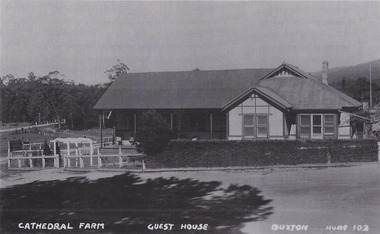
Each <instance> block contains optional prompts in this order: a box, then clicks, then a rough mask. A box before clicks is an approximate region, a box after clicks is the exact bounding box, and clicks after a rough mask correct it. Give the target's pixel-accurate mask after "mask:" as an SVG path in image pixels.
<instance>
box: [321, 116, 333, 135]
mask: <svg viewBox="0 0 380 234" xmlns="http://www.w3.org/2000/svg"><path fill="white" fill-rule="evenodd" d="M323 124H324V138H334V135H335V115H324V123H323Z"/></svg>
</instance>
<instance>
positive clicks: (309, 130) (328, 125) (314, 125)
mask: <svg viewBox="0 0 380 234" xmlns="http://www.w3.org/2000/svg"><path fill="white" fill-rule="evenodd" d="M335 120H336V117H335V115H334V114H300V115H299V116H298V126H299V127H298V136H299V138H300V139H333V138H335V129H336V121H335Z"/></svg>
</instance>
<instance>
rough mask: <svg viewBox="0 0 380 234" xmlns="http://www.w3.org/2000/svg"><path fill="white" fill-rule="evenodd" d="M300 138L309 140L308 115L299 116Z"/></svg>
mask: <svg viewBox="0 0 380 234" xmlns="http://www.w3.org/2000/svg"><path fill="white" fill-rule="evenodd" d="M299 135H300V138H310V115H300V133H299Z"/></svg>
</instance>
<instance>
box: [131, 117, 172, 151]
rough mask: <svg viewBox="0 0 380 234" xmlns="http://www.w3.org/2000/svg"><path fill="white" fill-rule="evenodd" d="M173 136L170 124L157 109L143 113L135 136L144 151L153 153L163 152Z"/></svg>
mask: <svg viewBox="0 0 380 234" xmlns="http://www.w3.org/2000/svg"><path fill="white" fill-rule="evenodd" d="M171 137H172V131H171V130H170V127H169V124H168V123H167V122H166V120H165V119H164V117H162V116H161V115H160V114H159V113H158V112H157V111H156V110H148V111H145V112H143V113H142V115H141V117H140V118H139V125H138V128H137V132H136V137H135V138H136V141H137V142H138V143H139V145H138V147H139V148H141V149H142V150H143V151H144V153H146V154H148V155H151V154H157V153H160V152H162V151H163V150H164V149H165V147H166V146H167V145H168V143H169V142H170V139H171Z"/></svg>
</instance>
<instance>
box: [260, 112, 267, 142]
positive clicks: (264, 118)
mask: <svg viewBox="0 0 380 234" xmlns="http://www.w3.org/2000/svg"><path fill="white" fill-rule="evenodd" d="M257 137H268V116H257Z"/></svg>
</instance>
